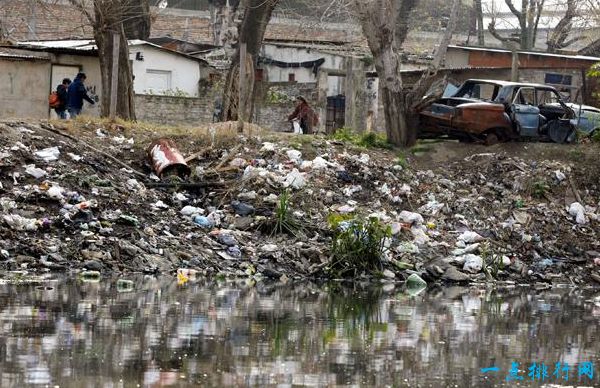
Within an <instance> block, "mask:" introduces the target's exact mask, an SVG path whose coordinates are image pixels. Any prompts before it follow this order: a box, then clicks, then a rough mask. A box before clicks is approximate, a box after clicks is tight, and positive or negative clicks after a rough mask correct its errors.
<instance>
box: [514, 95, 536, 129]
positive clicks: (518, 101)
mask: <svg viewBox="0 0 600 388" xmlns="http://www.w3.org/2000/svg"><path fill="white" fill-rule="evenodd" d="M511 113H512V118H513V120H514V121H515V123H516V124H517V130H518V131H519V134H520V135H521V136H524V137H538V136H539V127H540V108H538V106H537V104H536V101H535V89H534V88H521V89H519V91H518V92H517V94H516V95H515V98H514V99H513V104H512V107H511Z"/></svg>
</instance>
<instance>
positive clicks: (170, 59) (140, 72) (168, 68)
mask: <svg viewBox="0 0 600 388" xmlns="http://www.w3.org/2000/svg"><path fill="white" fill-rule="evenodd" d="M137 53H140V54H141V55H142V56H143V57H144V60H143V61H140V60H136V54H137ZM129 56H130V59H131V61H132V62H133V74H135V81H134V82H133V88H134V90H135V93H137V94H175V95H178V94H180V93H178V92H179V91H180V92H181V94H183V95H185V96H186V97H198V82H199V81H200V63H199V62H198V61H195V60H193V59H188V58H186V57H184V56H181V55H176V54H171V53H169V52H166V51H164V50H160V49H158V48H155V47H152V46H148V45H137V46H130V48H129ZM153 71H154V72H159V73H160V74H156V73H155V74H154V75H153V74H152V72H153ZM153 76H154V77H161V78H163V77H167V78H168V79H169V80H168V85H167V87H165V88H153V86H154V85H156V84H154V85H153V82H152V77H153Z"/></svg>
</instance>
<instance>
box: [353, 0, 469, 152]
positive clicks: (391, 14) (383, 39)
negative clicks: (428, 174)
mask: <svg viewBox="0 0 600 388" xmlns="http://www.w3.org/2000/svg"><path fill="white" fill-rule="evenodd" d="M353 6H354V8H355V10H356V13H357V15H358V16H359V19H360V21H361V25H362V28H363V32H364V34H365V37H366V38H367V42H368V43H369V48H370V49H371V53H372V54H373V57H374V59H375V68H376V70H377V74H378V77H379V83H380V89H381V94H382V96H381V97H382V101H383V109H384V114H385V125H386V133H387V137H388V141H389V142H390V143H392V144H394V145H397V146H403V147H406V146H411V145H413V144H414V143H415V141H416V138H417V130H418V110H417V107H418V103H419V102H420V101H421V99H422V97H423V95H424V94H425V93H426V92H427V91H428V89H429V87H430V86H431V85H432V84H433V81H434V78H435V76H436V75H437V70H438V68H439V67H440V66H441V64H442V63H443V59H444V57H445V55H446V50H447V47H448V44H449V43H450V41H451V38H452V32H453V29H454V26H455V25H456V19H457V17H458V8H459V6H460V0H453V5H452V12H451V15H450V21H449V23H448V27H447V29H446V32H445V33H444V36H443V38H442V40H441V42H440V45H439V47H438V50H437V52H436V55H435V57H434V59H433V61H432V63H431V66H430V67H429V69H427V71H426V72H425V74H424V76H423V77H422V78H421V79H420V80H419V81H418V82H417V83H416V84H415V85H414V87H413V88H412V89H410V88H406V87H405V86H404V85H403V83H402V76H401V73H400V70H401V66H402V63H401V57H400V50H401V48H402V44H403V42H404V40H405V39H406V36H407V34H408V28H407V22H406V21H407V20H409V18H410V15H411V11H412V10H413V8H414V7H415V6H416V1H414V0H395V1H392V2H389V1H386V0H370V1H369V2H366V3H365V2H363V1H359V0H354V2H353Z"/></svg>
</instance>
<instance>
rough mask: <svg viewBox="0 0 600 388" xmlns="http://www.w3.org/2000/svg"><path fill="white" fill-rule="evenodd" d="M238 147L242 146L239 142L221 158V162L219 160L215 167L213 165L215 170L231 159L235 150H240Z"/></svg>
mask: <svg viewBox="0 0 600 388" xmlns="http://www.w3.org/2000/svg"><path fill="white" fill-rule="evenodd" d="M240 148H242V145H241V144H238V145H237V146H235V147H233V149H232V150H231V151H230V152H229V153H227V155H225V156H224V157H223V158H222V159H221V162H219V164H217V167H215V170H219V169H220V168H221V167H223V166H224V165H225V163H227V162H229V161H230V160H231V159H233V157H234V156H235V154H237V152H238V151H239V150H240Z"/></svg>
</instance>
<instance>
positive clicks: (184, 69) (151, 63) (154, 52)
mask: <svg viewBox="0 0 600 388" xmlns="http://www.w3.org/2000/svg"><path fill="white" fill-rule="evenodd" d="M17 45H18V46H19V47H30V48H31V47H35V48H41V49H46V48H48V49H59V48H68V49H70V50H74V51H76V52H90V53H94V56H95V57H96V59H97V56H98V54H97V47H96V43H95V42H94V41H93V40H88V39H81V40H55V41H40V42H38V41H33V42H21V43H18V44H17ZM129 58H130V62H131V65H132V72H133V76H134V82H133V89H134V91H135V93H136V94H167V95H178V96H182V97H197V96H198V90H199V89H198V84H199V82H200V79H201V78H202V70H203V69H206V68H207V67H208V65H207V64H206V62H205V61H204V60H202V59H200V58H196V57H193V56H190V55H187V54H184V53H180V52H178V51H173V50H170V49H167V48H165V47H161V46H159V45H156V44H154V43H151V42H146V41H143V40H131V41H129ZM204 74H206V71H204Z"/></svg>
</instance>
